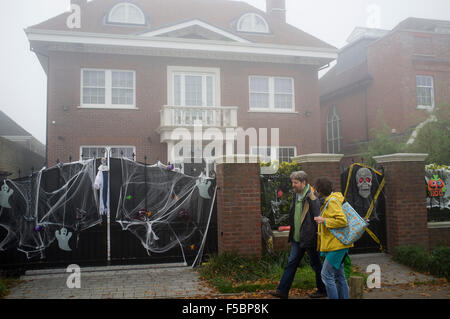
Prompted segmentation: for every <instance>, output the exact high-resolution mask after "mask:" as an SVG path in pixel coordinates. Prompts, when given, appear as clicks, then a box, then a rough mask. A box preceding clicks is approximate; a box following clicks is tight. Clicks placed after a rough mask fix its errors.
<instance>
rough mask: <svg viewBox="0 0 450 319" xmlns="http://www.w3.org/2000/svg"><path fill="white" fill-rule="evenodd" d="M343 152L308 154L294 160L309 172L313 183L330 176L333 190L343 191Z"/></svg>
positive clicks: (310, 180) (309, 177)
mask: <svg viewBox="0 0 450 319" xmlns="http://www.w3.org/2000/svg"><path fill="white" fill-rule="evenodd" d="M342 157H344V155H342V154H307V155H300V156H296V157H294V158H293V159H292V160H293V161H294V162H297V163H299V164H300V165H301V167H302V170H303V171H305V172H306V174H308V180H309V183H310V184H311V185H314V182H315V181H316V179H317V178H319V177H328V178H329V179H330V180H331V181H332V182H333V191H335V192H340V191H341V166H340V164H341V159H342Z"/></svg>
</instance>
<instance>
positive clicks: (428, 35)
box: [319, 18, 450, 161]
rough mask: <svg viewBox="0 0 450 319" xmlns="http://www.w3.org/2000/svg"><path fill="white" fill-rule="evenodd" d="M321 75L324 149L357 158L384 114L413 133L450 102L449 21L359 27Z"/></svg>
mask: <svg viewBox="0 0 450 319" xmlns="http://www.w3.org/2000/svg"><path fill="white" fill-rule="evenodd" d="M348 42H349V44H348V45H346V46H345V47H344V48H342V49H341V50H340V52H339V57H338V59H337V63H336V65H335V66H334V67H333V68H332V69H330V71H329V72H327V73H326V74H325V75H324V76H323V77H322V78H321V79H320V81H319V82H320V90H321V91H320V107H321V130H322V133H321V135H322V151H323V152H326V153H342V154H345V155H346V157H347V161H351V158H354V160H357V158H358V145H360V144H361V143H364V142H367V141H368V140H369V139H370V138H371V136H370V129H371V128H379V124H380V123H379V121H377V114H378V113H380V115H381V116H383V119H384V121H385V122H386V124H387V125H388V126H389V128H390V130H391V131H392V134H393V135H404V134H407V135H408V136H410V134H411V132H412V131H413V130H414V129H415V128H416V127H417V126H418V124H420V123H422V122H424V121H425V120H426V119H427V118H428V116H429V112H428V111H429V110H432V109H433V108H434V107H435V106H437V105H440V104H446V103H449V102H450V50H449V48H450V21H437V20H427V19H418V18H408V19H406V20H404V21H402V22H401V23H400V24H398V25H397V26H396V27H395V28H394V29H392V30H390V31H389V30H379V29H366V28H356V29H355V30H354V32H353V33H352V34H351V35H350V37H349V38H348Z"/></svg>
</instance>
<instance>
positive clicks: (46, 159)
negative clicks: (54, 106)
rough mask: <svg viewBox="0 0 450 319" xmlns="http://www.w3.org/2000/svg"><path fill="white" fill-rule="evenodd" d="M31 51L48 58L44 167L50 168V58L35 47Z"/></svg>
mask: <svg viewBox="0 0 450 319" xmlns="http://www.w3.org/2000/svg"><path fill="white" fill-rule="evenodd" d="M30 51H31V52H34V53H35V54H36V55H38V54H39V55H42V56H44V57H46V58H47V109H46V112H45V113H46V120H45V163H44V166H45V167H48V106H49V102H48V97H49V83H50V81H49V78H50V56H48V55H46V54H44V53H42V52H40V51H38V50H36V49H35V48H33V47H30Z"/></svg>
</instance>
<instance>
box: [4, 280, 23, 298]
mask: <svg viewBox="0 0 450 319" xmlns="http://www.w3.org/2000/svg"><path fill="white" fill-rule="evenodd" d="M18 282H19V279H17V278H3V277H0V298H3V297H5V296H7V295H8V294H9V289H11V288H12V287H13V286H15V285H16V284H17V283H18Z"/></svg>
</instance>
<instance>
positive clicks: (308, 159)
mask: <svg viewBox="0 0 450 319" xmlns="http://www.w3.org/2000/svg"><path fill="white" fill-rule="evenodd" d="M343 157H344V154H322V153H315V154H306V155H299V156H295V157H293V158H292V161H294V162H297V163H299V164H302V163H322V162H340V161H341V159H342V158H343Z"/></svg>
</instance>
